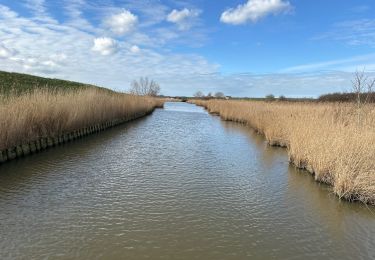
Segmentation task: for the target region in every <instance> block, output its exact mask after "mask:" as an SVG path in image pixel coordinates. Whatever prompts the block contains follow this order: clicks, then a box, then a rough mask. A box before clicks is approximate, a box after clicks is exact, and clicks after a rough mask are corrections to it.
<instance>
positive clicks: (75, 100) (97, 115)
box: [0, 88, 163, 151]
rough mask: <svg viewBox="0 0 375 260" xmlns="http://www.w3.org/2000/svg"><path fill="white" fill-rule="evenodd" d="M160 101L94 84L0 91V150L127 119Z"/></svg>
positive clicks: (147, 111)
mask: <svg viewBox="0 0 375 260" xmlns="http://www.w3.org/2000/svg"><path fill="white" fill-rule="evenodd" d="M162 104H163V101H162V100H159V99H156V98H151V97H141V96H132V95H127V94H122V93H115V92H111V91H106V90H103V89H96V88H82V89H78V90H70V91H57V90H54V91H51V90H46V89H36V90H33V91H30V92H27V93H23V94H21V95H0V151H1V150H4V149H7V148H11V147H14V146H17V145H21V144H23V143H27V142H30V141H33V140H37V139H39V138H42V137H55V136H59V135H61V134H64V133H69V132H72V131H75V130H78V129H82V128H85V127H90V126H93V125H96V124H102V123H106V122H109V121H111V120H116V119H121V120H131V119H135V118H138V117H140V116H143V115H146V114H147V113H150V112H151V111H152V110H153V109H154V108H155V107H160V106H162Z"/></svg>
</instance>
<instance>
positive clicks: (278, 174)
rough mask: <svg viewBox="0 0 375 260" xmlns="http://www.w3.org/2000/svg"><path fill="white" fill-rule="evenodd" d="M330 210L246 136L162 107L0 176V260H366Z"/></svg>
mask: <svg viewBox="0 0 375 260" xmlns="http://www.w3.org/2000/svg"><path fill="white" fill-rule="evenodd" d="M372 211H375V210H374V208H371V209H369V208H367V207H365V206H363V205H361V204H350V203H346V202H340V201H339V200H338V199H337V198H336V197H335V196H334V195H333V194H331V191H330V188H329V187H327V186H325V185H322V184H318V183H316V182H314V180H313V178H312V177H311V176H309V175H308V174H306V173H305V172H302V171H298V170H296V169H295V168H293V167H291V166H289V164H288V162H287V155H286V151H285V150H284V149H281V148H272V147H268V146H267V145H266V144H265V142H264V139H262V137H260V136H259V135H257V134H255V133H254V132H252V131H251V130H250V129H247V128H246V127H244V126H242V125H239V124H235V123H230V122H223V121H220V119H219V118H218V117H214V116H210V115H208V114H207V113H206V112H205V111H204V110H203V109H201V108H199V107H196V106H193V105H190V104H185V103H168V104H167V105H166V107H165V109H163V110H157V111H155V113H154V114H152V115H151V116H149V117H146V118H144V119H141V120H138V121H135V122H132V123H129V124H127V125H124V126H120V127H117V128H114V129H111V130H108V131H106V132H103V133H100V134H97V135H93V136H90V137H88V138H85V139H82V140H80V141H77V142H74V143H71V144H68V145H65V146H62V147H58V148H55V149H52V150H49V151H47V152H43V153H40V154H38V155H34V156H31V157H29V158H25V159H22V160H18V161H13V162H10V163H8V164H5V165H3V166H1V168H0V235H1V241H0V259H32V258H34V259H41V258H53V259H72V258H76V259H159V258H164V259H165V258H167V259H249V258H263V259H269V258H277V259H301V258H306V259H309V258H311V259H316V258H332V259H360V258H362V259H371V258H375V236H374V235H373V234H375V215H374V214H375V213H372Z"/></svg>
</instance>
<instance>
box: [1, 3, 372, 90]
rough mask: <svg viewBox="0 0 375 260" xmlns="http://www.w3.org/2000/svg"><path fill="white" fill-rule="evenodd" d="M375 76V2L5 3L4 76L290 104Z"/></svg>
mask: <svg viewBox="0 0 375 260" xmlns="http://www.w3.org/2000/svg"><path fill="white" fill-rule="evenodd" d="M363 68H366V70H367V71H368V73H369V74H370V75H375V73H374V72H375V2H374V1H373V0H372V1H371V0H329V1H327V0H314V1H308V0H288V1H287V0H220V1H209V0H206V1H203V0H191V1H186V0H165V1H158V0H137V1H136V0H133V1H130V0H90V1H89V0H54V1H52V0H51V1H50V0H18V1H14V0H0V70H6V71H16V72H23V73H30V74H35V75H40V76H47V77H56V78H64V79H69V80H75V81H81V82H86V83H92V84H97V85H100V86H105V87H109V88H112V89H115V90H120V91H126V90H127V89H128V88H129V85H130V82H131V81H132V80H133V79H136V78H138V77H140V76H148V77H150V78H153V79H155V80H156V81H158V82H159V83H160V85H161V87H162V93H163V94H166V95H192V94H193V93H194V92H196V91H198V90H201V91H203V92H205V93H208V92H216V91H222V92H224V93H225V94H227V95H232V96H254V97H261V96H265V95H267V94H270V93H273V94H275V95H286V96H291V97H303V96H306V97H307V96H318V95H320V94H322V93H327V92H334V91H349V90H350V88H351V78H352V76H353V73H354V71H355V70H356V69H360V70H362V69H363Z"/></svg>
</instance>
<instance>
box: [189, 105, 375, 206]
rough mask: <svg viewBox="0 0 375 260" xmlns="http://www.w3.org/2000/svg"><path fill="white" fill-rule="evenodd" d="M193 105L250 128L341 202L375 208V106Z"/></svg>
mask: <svg viewBox="0 0 375 260" xmlns="http://www.w3.org/2000/svg"><path fill="white" fill-rule="evenodd" d="M194 103H196V104H197V105H201V106H204V107H206V108H207V109H208V110H209V111H210V112H212V113H218V114H220V116H221V117H222V118H223V119H224V120H230V121H236V122H241V123H245V124H247V125H249V126H250V127H252V128H254V129H255V130H257V131H258V132H260V133H262V134H264V136H265V137H266V139H267V141H268V142H269V143H270V144H271V145H280V146H284V147H287V149H288V154H289V158H290V161H291V162H292V163H294V164H295V165H296V166H297V167H300V168H305V169H307V170H308V171H310V172H311V173H313V174H314V176H315V179H316V180H317V181H321V182H325V183H328V184H331V185H332V186H333V191H334V193H335V194H337V195H338V196H339V197H340V198H345V199H347V200H350V201H362V202H364V203H369V204H375V130H374V129H375V106H374V105H371V104H366V105H364V106H362V107H361V109H360V110H358V108H357V105H356V104H355V103H345V104H344V103H307V102H300V103H290V102H276V103H274V102H261V101H258V102H252V101H224V100H210V101H203V100H195V101H194ZM358 115H360V117H359V116H358ZM358 118H360V119H361V120H360V122H358Z"/></svg>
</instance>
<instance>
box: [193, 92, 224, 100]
mask: <svg viewBox="0 0 375 260" xmlns="http://www.w3.org/2000/svg"><path fill="white" fill-rule="evenodd" d="M194 97H195V98H202V99H212V98H217V99H224V98H226V96H225V95H224V93H223V92H220V91H219V92H216V93H214V94H212V92H209V93H208V94H207V95H205V94H204V93H203V92H202V91H197V92H195V93H194Z"/></svg>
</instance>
